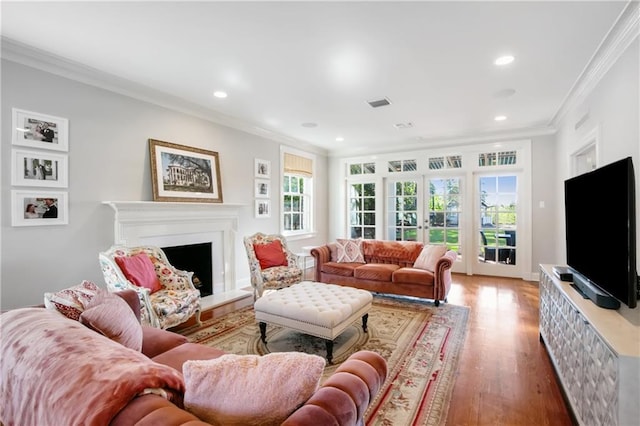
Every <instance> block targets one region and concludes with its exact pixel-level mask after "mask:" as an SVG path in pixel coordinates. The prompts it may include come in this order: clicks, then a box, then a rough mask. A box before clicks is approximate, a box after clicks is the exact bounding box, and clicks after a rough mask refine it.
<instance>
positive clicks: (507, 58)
mask: <svg viewBox="0 0 640 426" xmlns="http://www.w3.org/2000/svg"><path fill="white" fill-rule="evenodd" d="M514 59H515V58H514V57H513V56H511V55H505V56H500V57H499V58H498V59H496V60H495V62H494V64H496V65H498V66H502V65H509V64H510V63H511V62H513V60H514Z"/></svg>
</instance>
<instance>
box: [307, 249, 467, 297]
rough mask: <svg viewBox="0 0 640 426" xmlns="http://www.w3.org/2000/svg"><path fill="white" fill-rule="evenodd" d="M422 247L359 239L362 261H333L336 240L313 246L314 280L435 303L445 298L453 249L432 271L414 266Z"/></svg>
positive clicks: (449, 284)
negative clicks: (428, 300)
mask: <svg viewBox="0 0 640 426" xmlns="http://www.w3.org/2000/svg"><path fill="white" fill-rule="evenodd" d="M423 247H424V244H423V243H420V242H415V241H383V240H362V252H363V257H364V263H340V262H337V261H336V252H337V249H336V243H335V242H332V243H329V244H326V245H324V246H320V247H315V248H313V249H312V250H311V255H312V256H313V258H314V260H315V280H316V281H318V282H323V283H329V284H339V285H344V286H349V287H356V288H360V289H363V290H368V291H371V292H375V293H386V294H397V295H403V296H414V297H421V298H425V299H433V300H434V303H435V305H436V306H439V305H440V301H441V300H442V301H446V299H447V294H449V290H450V288H451V266H452V265H453V262H454V261H455V260H456V257H457V254H456V252H455V251H452V250H448V251H447V252H446V253H445V254H444V255H443V256H442V257H440V258H439V259H438V261H437V263H436V266H435V268H434V270H433V271H430V270H426V269H420V268H414V267H413V264H414V262H415V261H416V259H417V258H418V256H419V255H420V253H421V251H422V249H423Z"/></svg>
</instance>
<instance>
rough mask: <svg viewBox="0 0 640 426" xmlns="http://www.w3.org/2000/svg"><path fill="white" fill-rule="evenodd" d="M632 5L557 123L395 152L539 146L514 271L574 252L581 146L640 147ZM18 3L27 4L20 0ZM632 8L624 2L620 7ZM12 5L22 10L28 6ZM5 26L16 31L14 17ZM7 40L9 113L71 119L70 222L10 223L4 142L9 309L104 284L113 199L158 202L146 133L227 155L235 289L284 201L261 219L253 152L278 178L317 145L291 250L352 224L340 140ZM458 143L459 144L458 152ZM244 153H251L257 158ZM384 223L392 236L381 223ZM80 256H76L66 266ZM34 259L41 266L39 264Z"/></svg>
mask: <svg viewBox="0 0 640 426" xmlns="http://www.w3.org/2000/svg"><path fill="white" fill-rule="evenodd" d="M634 5H635V3H632V4H631V5H630V6H629V7H627V9H626V11H625V13H624V14H623V16H622V17H621V18H620V19H619V21H618V24H617V29H616V28H614V29H613V30H611V32H610V34H609V35H608V39H606V40H604V41H603V42H602V45H601V46H600V47H599V50H597V51H595V52H590V54H593V59H592V60H591V64H590V67H587V68H585V71H584V72H583V73H582V76H578V75H576V76H575V79H576V81H575V82H574V83H575V84H576V86H575V87H573V88H572V89H571V90H572V91H571V93H564V94H563V96H567V101H566V102H564V103H563V104H562V105H556V106H555V108H556V110H557V113H558V114H557V115H558V117H557V119H556V121H554V122H553V123H552V124H553V125H550V126H547V127H545V128H543V131H539V129H529V133H528V135H529V136H526V135H527V133H524V132H523V131H518V132H510V133H509V134H508V135H507V136H505V135H500V134H498V136H495V137H493V138H492V137H491V136H486V135H483V134H478V135H477V136H476V137H475V138H473V137H472V138H465V139H464V140H463V139H458V140H455V139H454V140H453V142H451V143H447V142H446V141H444V142H441V143H433V142H429V141H428V143H427V142H425V143H424V145H425V146H426V147H421V144H417V145H416V144H415V142H414V143H413V144H412V145H409V147H408V148H406V149H405V150H404V151H400V152H406V153H409V154H407V155H404V154H403V156H400V157H399V159H404V158H405V157H407V158H412V157H411V155H413V153H415V152H420V153H424V152H426V153H428V154H432V153H440V152H444V153H445V155H446V154H447V153H448V152H450V151H451V148H450V146H452V145H453V146H463V148H465V149H467V150H469V149H472V150H474V149H475V150H478V151H482V149H483V147H485V146H492V145H491V144H494V143H496V142H500V143H503V144H509V143H512V144H513V143H514V142H515V143H517V142H519V141H523V140H524V141H528V142H527V143H528V144H529V145H530V148H529V150H530V151H529V152H528V153H525V155H526V156H528V157H530V158H526V157H521V158H522V159H523V160H524V164H526V165H527V167H529V168H530V191H528V192H529V193H528V194H526V198H528V200H529V204H530V205H529V207H528V209H529V210H530V213H529V215H528V216H527V215H522V216H523V220H521V222H520V223H519V225H521V227H520V228H519V231H518V236H519V238H518V249H519V250H521V252H522V254H523V255H524V254H525V253H526V252H528V253H527V255H526V256H519V257H518V264H517V267H518V268H522V266H521V265H526V268H525V269H523V270H520V272H519V275H518V276H519V277H521V278H523V279H531V280H536V279H537V265H538V264H540V263H562V262H563V260H564V259H563V258H564V239H563V238H562V235H563V234H564V229H563V226H564V225H563V193H562V183H563V181H564V179H566V178H568V177H570V175H571V173H572V172H571V170H572V169H573V168H574V165H573V164H572V161H574V160H573V157H572V155H573V154H575V153H576V152H577V151H580V150H582V149H584V146H585V145H592V146H595V150H596V152H597V161H598V164H607V163H609V162H612V161H614V160H616V159H620V158H623V157H626V156H631V157H633V159H634V160H636V159H637V158H638V145H639V143H638V137H637V128H638V126H637V120H638V119H637V114H636V111H637V108H638V107H637V105H638V99H637V96H635V95H636V94H637V90H635V89H634V88H635V87H636V86H637V78H636V76H637V69H636V67H637V61H636V59H635V56H634V55H637V50H638V49H637V39H636V38H635V34H636V33H637V31H636V29H637V28H636V27H634V25H635V22H634V21H633V18H632V19H628V18H625V17H626V16H631V17H634V16H635V15H634V13H635V12H634V11H633V7H634ZM9 6H11V5H10V4H6V5H3V10H5V12H10V11H11V9H10V8H9ZM13 6H14V7H17V5H16V4H13ZM67 6H68V5H67ZM20 7H24V6H20ZM38 7H40V6H38ZM623 8H624V4H623V5H622V6H620V7H619V8H618V9H617V10H623ZM19 10H20V8H18V9H17V11H19ZM29 10H31V9H26V11H29ZM35 10H37V8H36V9H35ZM3 15H4V16H3V20H6V19H10V15H8V14H7V13H4V14H3ZM16 16H17V17H16V19H20V17H21V16H22V15H16ZM630 22H631V23H630ZM4 27H5V31H6V28H8V26H7V25H4ZM607 29H608V27H607ZM603 34H604V33H603ZM2 46H3V63H2V71H3V73H2V74H3V75H2V78H3V80H2V84H3V86H2V88H3V91H2V93H3V95H2V102H3V104H2V108H3V121H4V122H5V123H10V122H11V114H12V109H13V108H17V109H23V110H27V111H33V112H37V113H41V114H50V115H52V116H56V117H63V118H66V119H68V120H69V128H70V129H71V130H70V136H69V148H68V149H69V151H68V152H69V173H68V175H69V191H68V193H69V194H68V199H69V211H68V213H69V221H68V224H67V225H64V226H46V227H39V226H36V227H13V226H11V221H12V215H13V214H14V213H13V212H12V204H13V203H12V193H11V190H15V189H18V188H17V187H15V186H13V185H11V181H12V176H11V173H12V166H11V150H12V148H14V147H12V146H11V144H8V143H7V144H4V145H3V151H2V154H3V156H2V158H3V170H4V171H5V173H4V174H3V176H2V178H3V180H2V182H3V186H2V188H3V191H4V194H5V197H4V200H5V201H6V202H5V203H4V205H3V210H2V215H3V218H4V220H3V232H2V236H3V238H2V308H3V309H8V308H14V307H19V306H24V305H28V304H33V303H36V302H37V301H39V300H40V299H41V295H42V294H43V292H45V291H48V290H51V289H52V288H51V287H57V288H63V287H64V286H65V285H66V284H68V283H74V282H78V281H79V280H82V279H89V280H94V281H96V282H101V280H102V277H101V272H100V269H99V265H98V262H97V253H99V252H100V251H104V250H106V249H108V248H109V247H110V246H111V245H112V244H114V241H115V237H114V231H113V228H114V212H113V210H112V209H111V208H109V207H108V206H107V205H105V204H103V203H104V202H105V201H123V200H124V201H134V202H135V201H152V200H153V192H152V182H151V179H152V177H151V164H150V159H149V154H148V152H149V149H148V144H149V142H148V141H149V139H159V140H163V141H169V142H173V143H177V144H182V145H187V146H196V147H200V148H204V149H208V150H211V151H215V152H218V153H219V160H220V171H221V186H222V195H223V197H224V203H223V204H225V205H226V204H228V205H232V206H236V207H237V210H238V211H237V214H238V227H237V229H236V230H234V232H235V233H236V241H235V244H234V247H233V253H232V254H231V257H232V258H233V259H234V260H235V269H233V268H232V269H233V270H232V271H227V273H232V274H233V275H234V277H235V281H237V283H238V287H239V288H242V287H245V286H247V285H248V276H249V274H248V272H249V271H248V265H247V263H246V262H245V258H246V254H245V253H244V250H243V247H242V245H241V243H240V238H241V237H242V236H246V235H250V234H252V233H254V232H257V231H263V232H276V231H281V229H280V217H279V214H280V212H279V210H277V209H275V207H276V203H278V198H277V197H278V192H277V191H276V190H275V188H272V190H271V199H270V201H271V203H272V208H273V214H271V215H269V216H268V217H261V218H256V215H255V211H254V200H255V198H254V181H255V179H254V167H255V160H256V159H264V160H266V161H268V162H270V164H271V165H272V169H273V172H272V173H273V174H272V180H271V182H278V180H277V178H278V175H279V172H280V170H279V167H280V162H281V155H282V154H281V151H282V149H283V148H282V147H285V148H286V147H290V148H294V149H296V150H300V151H301V152H303V153H307V154H308V155H310V156H315V170H314V209H315V211H314V216H315V223H314V228H315V229H314V233H313V234H311V235H309V236H307V237H308V238H304V239H292V241H291V243H290V244H291V245H292V248H293V249H294V251H296V252H299V251H302V247H305V246H313V245H319V244H323V243H325V242H327V241H331V240H334V239H335V238H336V237H344V236H346V235H345V234H346V232H347V230H346V229H345V224H346V217H345V216H346V215H345V214H343V213H342V212H343V211H346V207H344V206H345V203H346V197H345V195H344V191H342V190H338V191H336V190H331V191H330V190H329V188H341V187H342V185H341V184H340V182H342V181H343V180H344V179H345V178H347V177H348V176H346V175H345V171H344V165H345V164H349V163H351V162H354V161H359V160H361V159H362V158H365V159H366V158H368V157H364V156H363V155H362V154H357V153H356V152H352V151H348V150H347V149H346V148H344V147H348V146H349V145H344V144H341V145H337V144H336V143H333V146H335V147H338V146H340V147H342V148H338V149H336V150H335V152H333V153H332V152H330V151H329V150H326V149H322V148H319V147H318V146H315V145H312V144H308V143H305V142H303V141H299V142H296V143H294V144H293V145H291V144H290V143H284V144H283V143H281V142H279V141H276V140H274V139H273V138H274V137H273V136H267V137H260V136H257V135H256V133H259V131H254V132H252V133H250V132H247V131H243V130H238V129H234V128H231V127H229V126H227V125H218V124H217V123H214V122H211V121H208V120H206V119H203V117H206V116H207V112H206V111H205V110H202V109H201V108H200V109H198V108H197V107H194V105H192V104H188V103H187V102H184V101H180V100H177V99H174V98H170V97H167V96H166V95H162V94H160V95H158V94H154V93H152V92H151V91H150V90H149V89H148V88H144V87H140V86H132V84H131V83H130V82H128V81H125V80H121V79H120V80H119V79H114V78H113V77H112V76H110V75H109V74H107V73H105V72H103V71H99V70H96V69H86V67H85V68H82V67H80V66H77V64H74V63H73V62H70V61H68V60H63V59H61V58H59V57H58V56H56V55H55V54H51V53H48V52H45V51H42V50H40V49H35V48H33V47H30V46H28V45H24V44H21V43H20V42H19V41H17V40H11V39H10V38H7V37H6V35H4V33H3V40H2ZM614 59H616V60H615V61H614ZM586 66H587V64H586V63H585V64H580V67H586ZM605 70H606V71H607V72H606V73H605V72H604V71H605ZM145 99H147V100H152V102H147V101H145ZM173 101H175V102H173ZM392 106H393V105H392ZM383 108H385V107H383ZM387 108H388V107H387ZM181 111H188V113H184V112H181ZM559 118H561V120H560V119H559ZM577 124H579V126H577ZM238 127H241V126H238ZM576 127H577V130H576ZM3 130H4V134H3V139H4V140H7V141H9V140H11V135H10V133H9V132H10V131H9V126H3ZM594 142H595V145H594ZM330 143H331V141H330ZM238 147H242V148H238ZM478 147H480V148H478ZM502 149H503V148H502ZM367 151H368V153H367V155H369V154H371V155H373V154H375V153H379V156H380V157H381V158H385V157H384V156H385V152H387V153H388V148H386V149H385V148H383V147H380V146H372V147H371V149H370V150H367ZM460 151H461V150H460V149H456V152H458V153H459V152H460ZM247 152H251V155H250V156H247V155H246V153H247ZM123 153H126V154H123ZM386 157H389V154H386ZM413 157H415V155H413ZM635 162H636V163H637V161H635ZM542 206H544V207H542ZM524 217H527V220H524ZM528 218H530V219H528ZM379 222H383V221H382V220H379ZM526 228H528V229H529V230H530V231H529V232H530V235H531V238H526V236H525V234H524V232H522V231H521V229H522V230H524V229H526ZM531 230H532V231H531ZM42 231H46V232H42ZM379 233H380V235H381V236H382V235H383V234H384V233H385V231H384V230H382V231H379ZM58 253H60V254H58ZM62 253H64V255H62ZM71 259H73V263H74V265H75V266H74V268H69V267H68V266H67V264H68V262H70V261H71ZM521 259H522V261H520V260H521ZM34 263H35V264H38V265H39V267H38V268H33V267H30V265H33V264H34ZM511 269H513V268H511ZM496 275H501V274H500V272H498V273H496ZM52 276H54V277H56V279H55V282H52V280H51V277H52ZM510 276H513V275H510ZM17 283H19V284H17ZM54 289H55V288H54Z"/></svg>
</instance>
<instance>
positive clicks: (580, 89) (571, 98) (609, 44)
mask: <svg viewBox="0 0 640 426" xmlns="http://www.w3.org/2000/svg"><path fill="white" fill-rule="evenodd" d="M638 35H640V2H639V1H638V0H629V2H628V3H627V5H626V6H625V8H624V10H623V11H622V12H621V13H620V15H619V16H618V19H617V20H616V22H615V24H614V25H613V26H612V27H611V29H610V30H609V32H608V33H607V35H606V36H605V38H604V40H603V41H602V42H601V43H600V45H599V46H598V49H597V50H596V52H595V53H594V54H593V56H592V57H591V59H590V60H589V62H588V63H587V65H586V66H585V68H584V70H583V71H582V73H581V74H580V76H579V77H578V79H577V80H576V82H575V83H574V85H573V87H572V88H571V90H570V91H569V94H568V95H567V97H566V98H565V100H564V101H563V102H562V104H561V106H560V108H559V109H558V111H557V112H556V114H555V115H554V116H553V118H552V119H551V121H550V122H549V125H550V126H551V127H556V128H557V127H559V125H560V124H559V123H560V121H562V119H563V118H564V117H565V115H566V114H567V113H568V112H569V111H570V110H572V109H574V108H575V107H577V106H579V105H580V103H582V102H583V101H584V99H585V98H586V97H587V96H588V95H589V94H590V93H591V92H592V91H593V89H594V88H595V87H596V86H597V85H598V83H600V80H602V78H603V77H604V76H605V75H606V73H607V72H608V71H609V69H610V68H611V67H612V66H613V65H614V64H615V63H616V61H617V60H618V59H619V58H620V56H622V54H623V53H624V52H625V51H626V50H627V48H628V47H629V45H631V43H632V42H633V41H634V40H635V39H636V38H637V37H638Z"/></svg>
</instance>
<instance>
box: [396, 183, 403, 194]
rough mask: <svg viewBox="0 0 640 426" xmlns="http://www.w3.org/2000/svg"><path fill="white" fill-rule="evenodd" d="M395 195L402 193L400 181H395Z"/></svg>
mask: <svg viewBox="0 0 640 426" xmlns="http://www.w3.org/2000/svg"><path fill="white" fill-rule="evenodd" d="M395 195H402V182H396V194H395Z"/></svg>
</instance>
